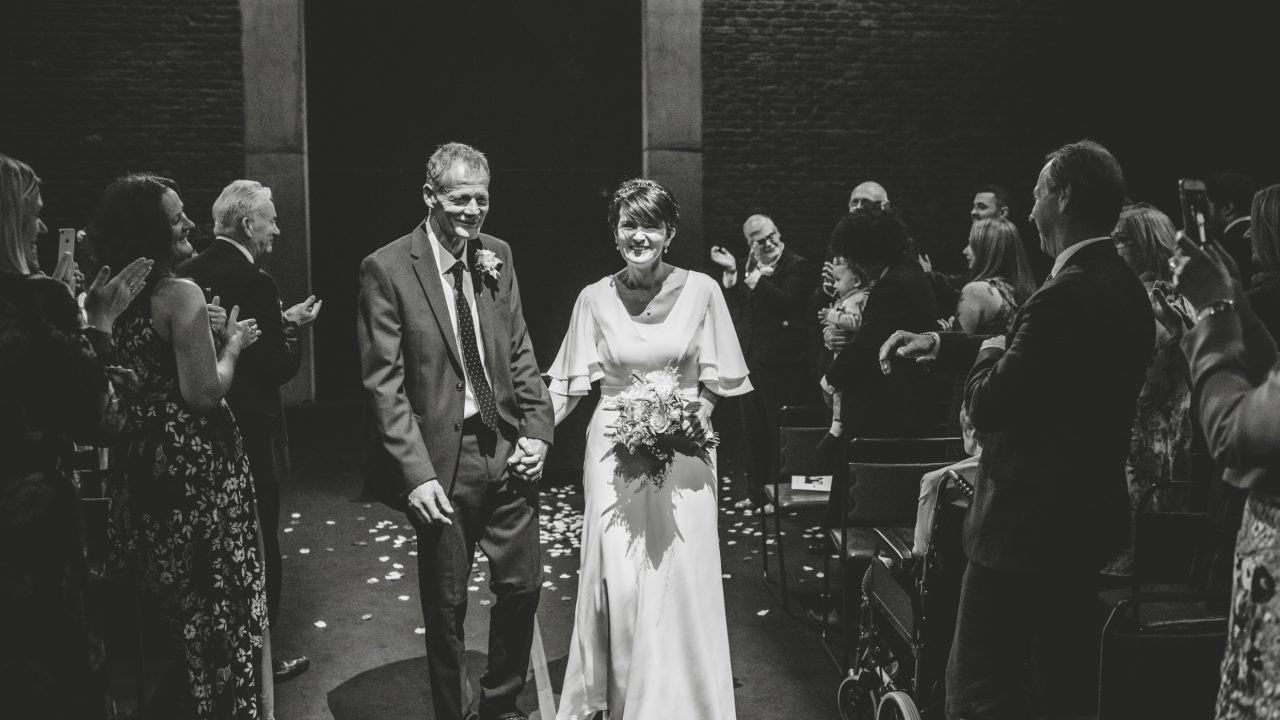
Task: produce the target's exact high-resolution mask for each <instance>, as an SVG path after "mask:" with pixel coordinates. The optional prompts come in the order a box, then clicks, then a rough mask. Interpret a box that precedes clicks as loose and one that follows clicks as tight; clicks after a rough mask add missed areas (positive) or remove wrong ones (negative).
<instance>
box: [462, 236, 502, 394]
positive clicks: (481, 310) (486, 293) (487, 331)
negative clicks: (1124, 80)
mask: <svg viewBox="0 0 1280 720" xmlns="http://www.w3.org/2000/svg"><path fill="white" fill-rule="evenodd" d="M482 247H484V244H483V242H482V241H481V240H480V239H479V238H477V239H475V240H472V241H471V242H469V243H467V267H468V268H469V269H470V271H471V285H472V287H474V288H475V290H476V313H477V317H479V319H480V341H481V342H482V343H484V359H485V365H487V366H488V368H489V375H490V376H493V377H496V375H495V373H494V369H495V368H497V365H496V364H495V360H494V356H495V354H496V353H497V341H496V339H495V338H494V320H493V295H494V293H493V291H491V290H490V289H489V286H488V284H487V283H486V282H485V276H484V275H483V274H481V273H479V272H476V267H477V264H476V251H477V250H479V249H480V248H482Z"/></svg>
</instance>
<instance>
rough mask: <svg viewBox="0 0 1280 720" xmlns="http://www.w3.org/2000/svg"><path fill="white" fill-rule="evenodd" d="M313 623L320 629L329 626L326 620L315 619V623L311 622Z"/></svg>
mask: <svg viewBox="0 0 1280 720" xmlns="http://www.w3.org/2000/svg"><path fill="white" fill-rule="evenodd" d="M313 624H314V625H315V626H316V627H318V628H320V629H321V630H323V629H325V628H327V627H329V623H327V622H325V621H323V620H317V621H315V623H313Z"/></svg>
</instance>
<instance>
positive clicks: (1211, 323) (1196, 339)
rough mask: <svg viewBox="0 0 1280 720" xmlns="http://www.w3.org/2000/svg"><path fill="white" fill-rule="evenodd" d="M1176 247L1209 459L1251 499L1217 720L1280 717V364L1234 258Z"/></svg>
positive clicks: (1214, 250)
mask: <svg viewBox="0 0 1280 720" xmlns="http://www.w3.org/2000/svg"><path fill="white" fill-rule="evenodd" d="M1257 208H1258V203H1257V201H1256V200H1255V202H1254V209H1255V212H1256V210H1257ZM1256 218H1257V216H1256V215H1255V220H1256ZM1255 230H1256V225H1255ZM1178 244H1179V246H1180V252H1179V256H1178V258H1177V259H1176V260H1175V267H1176V270H1175V275H1174V283H1175V284H1176V285H1177V286H1178V288H1179V289H1180V290H1181V291H1182V293H1183V294H1184V295H1185V296H1186V297H1187V298H1188V299H1189V300H1190V302H1191V305H1192V306H1193V307H1194V308H1195V310H1196V324H1195V327H1193V328H1192V329H1191V330H1190V331H1188V332H1187V335H1186V337H1185V338H1184V339H1183V341H1182V348H1183V350H1184V351H1185V352H1186V355H1187V360H1188V362H1189V363H1190V366H1191V384H1192V388H1193V391H1192V403H1193V405H1194V406H1195V408H1196V416H1197V417H1198V418H1199V422H1200V424H1201V427H1202V428H1203V430H1204V435H1205V438H1206V439H1207V441H1208V446H1209V451H1210V453H1211V454H1212V455H1213V457H1214V459H1215V460H1216V461H1218V462H1219V463H1221V464H1222V465H1223V466H1225V467H1226V468H1227V469H1226V472H1225V474H1224V477H1223V479H1224V480H1225V481H1226V482H1228V483H1230V484H1232V485H1233V486H1235V487H1239V488H1243V489H1245V490H1247V492H1248V499H1247V501H1246V503H1245V508H1244V521H1243V522H1242V523H1241V525H1240V531H1239V534H1238V536H1237V539H1236V548H1235V551H1236V552H1235V571H1234V590H1233V593H1232V599H1231V620H1230V623H1229V624H1228V633H1227V646H1226V651H1225V654H1224V656H1223V659H1222V684H1221V686H1220V689H1219V692H1218V705H1217V712H1216V717H1217V718H1218V720H1245V719H1246V718H1248V719H1249V720H1252V719H1253V718H1272V717H1280V684H1277V683H1276V682H1275V678H1277V677H1280V626H1278V625H1277V624H1276V622H1275V618H1276V617H1277V616H1278V615H1280V595H1277V594H1276V591H1275V586H1276V577H1277V576H1278V575H1280V543H1278V542H1277V541H1276V538H1277V536H1280V489H1278V486H1277V483H1276V477H1275V474H1276V468H1278V467H1280V422H1277V418H1280V362H1277V359H1278V358H1277V353H1276V345H1275V340H1274V338H1273V337H1272V336H1271V334H1270V333H1269V332H1267V329H1266V327H1265V326H1264V325H1263V323H1262V322H1261V321H1260V320H1259V318H1258V317H1257V315H1255V314H1254V312H1253V309H1252V307H1251V303H1250V301H1249V299H1248V297H1247V296H1246V295H1245V293H1244V283H1243V279H1242V278H1241V277H1240V275H1239V270H1238V269H1237V268H1236V267H1235V263H1234V261H1233V260H1232V259H1231V255H1230V252H1229V251H1228V250H1225V249H1224V248H1222V247H1221V246H1220V245H1217V244H1216V243H1215V244H1212V245H1211V246H1210V247H1209V248H1207V249H1204V250H1202V249H1201V248H1200V247H1198V246H1197V245H1196V244H1195V243H1193V242H1191V241H1189V240H1188V239H1187V238H1186V237H1185V236H1183V237H1180V238H1179V240H1178Z"/></svg>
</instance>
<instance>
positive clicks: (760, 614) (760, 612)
mask: <svg viewBox="0 0 1280 720" xmlns="http://www.w3.org/2000/svg"><path fill="white" fill-rule="evenodd" d="M768 614H769V610H768V608H766V609H764V610H757V611H756V615H759V616H760V617H764V616H765V615H768Z"/></svg>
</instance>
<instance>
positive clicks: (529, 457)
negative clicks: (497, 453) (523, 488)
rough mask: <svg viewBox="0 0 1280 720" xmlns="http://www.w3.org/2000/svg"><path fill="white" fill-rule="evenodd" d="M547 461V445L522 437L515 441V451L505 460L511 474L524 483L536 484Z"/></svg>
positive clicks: (543, 442) (535, 439) (537, 440)
mask: <svg viewBox="0 0 1280 720" xmlns="http://www.w3.org/2000/svg"><path fill="white" fill-rule="evenodd" d="M546 459H547V443H546V442H545V441H543V440H539V439H537V438H530V437H522V438H520V439H519V440H517V441H516V449H515V451H514V452H512V453H511V457H509V458H507V467H508V468H510V470H511V474H513V475H515V476H516V477H518V478H520V479H521V480H524V481H526V482H537V481H538V478H540V477H542V468H543V465H544V464H545V462H546Z"/></svg>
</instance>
